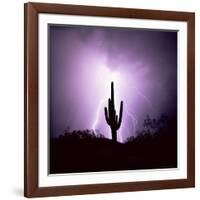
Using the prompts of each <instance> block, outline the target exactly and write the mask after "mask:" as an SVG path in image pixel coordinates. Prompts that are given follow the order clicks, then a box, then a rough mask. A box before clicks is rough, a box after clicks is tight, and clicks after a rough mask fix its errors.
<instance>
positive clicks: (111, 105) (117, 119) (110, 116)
mask: <svg viewBox="0 0 200 200" xmlns="http://www.w3.org/2000/svg"><path fill="white" fill-rule="evenodd" d="M104 111H105V119H106V122H107V124H108V125H109V126H110V129H111V132H112V140H113V141H114V142H116V141H117V130H118V129H119V128H120V126H121V122H122V113H123V101H121V103H120V111H119V116H118V115H116V110H115V102H114V83H113V82H111V98H109V99H108V109H107V108H106V107H105V108H104Z"/></svg>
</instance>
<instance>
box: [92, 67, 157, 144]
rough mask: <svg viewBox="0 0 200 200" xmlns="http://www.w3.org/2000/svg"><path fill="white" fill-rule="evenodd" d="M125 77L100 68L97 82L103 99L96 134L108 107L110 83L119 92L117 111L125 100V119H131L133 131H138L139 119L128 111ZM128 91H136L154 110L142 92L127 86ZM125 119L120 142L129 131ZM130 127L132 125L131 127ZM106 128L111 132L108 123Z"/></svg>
mask: <svg viewBox="0 0 200 200" xmlns="http://www.w3.org/2000/svg"><path fill="white" fill-rule="evenodd" d="M122 78H123V75H122V74H120V73H119V72H117V71H111V70H110V69H109V68H108V67H107V66H106V65H100V66H99V68H98V72H97V77H96V82H97V84H98V85H99V89H100V90H101V96H102V98H101V99H100V101H99V103H98V106H97V110H96V113H95V117H94V121H93V123H92V130H93V131H94V133H95V134H97V130H98V129H97V127H98V124H99V122H100V117H101V116H100V115H101V113H102V112H101V111H102V110H103V109H104V106H106V105H107V102H108V98H109V97H110V83H111V82H112V81H113V82H114V84H115V86H116V88H115V90H117V91H116V92H115V94H116V93H117V95H116V98H115V99H116V100H115V102H116V109H117V111H118V110H119V104H120V101H121V100H123V101H124V114H123V118H127V117H128V118H129V119H130V120H131V131H132V132H135V131H136V126H137V123H138V122H137V119H136V117H135V116H134V114H133V113H132V112H130V111H129V109H128V105H127V103H126V102H125V99H124V98H123V97H125V96H124V95H123V92H124V91H123V83H124V81H125V80H124V81H123V79H122ZM127 89H130V90H131V89H134V91H135V92H136V94H137V95H139V96H140V97H141V98H143V99H144V100H145V102H146V103H147V104H148V106H149V107H150V108H151V109H153V106H152V103H151V101H150V100H149V99H148V98H147V97H146V96H145V95H144V94H143V93H142V92H141V91H139V89H138V88H137V87H135V86H132V85H131V86H129V85H126V90H127ZM123 121H124V120H123V119H122V127H121V128H120V129H119V132H118V141H120V142H123V141H124V140H125V139H126V138H123V137H122V136H123V134H122V133H123V132H124V131H126V130H127V128H128V127H127V124H125V123H123ZM129 126H130V125H129ZM105 127H107V130H108V131H110V129H109V127H108V126H107V124H106V122H105ZM107 136H108V137H109V138H110V137H111V136H110V133H108V134H107Z"/></svg>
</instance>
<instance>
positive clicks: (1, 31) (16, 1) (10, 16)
mask: <svg viewBox="0 0 200 200" xmlns="http://www.w3.org/2000/svg"><path fill="white" fill-rule="evenodd" d="M32 1H34V2H36V0H32ZM24 2H26V1H24V0H2V1H1V3H0V24H1V26H0V134H1V137H0V199H10V200H12V199H24V197H23V12H24V11H23V4H24ZM43 2H56V3H70V4H83V5H99V6H114V7H132V8H146V9H161V10H175V11H179V10H180V11H191V12H195V13H196V102H197V103H196V188H191V189H173V190H160V191H145V192H128V193H113V194H98V195H83V196H70V197H51V198H49V199H53V200H54V199H61V200H62V199H66V200H80V199H81V200H84V199H88V200H90V199H91V200H92V199H96V200H100V199H104V200H107V199H137V200H143V199H148V200H151V199H153V200H160V199H162V200H168V199H183V200H186V199H192V200H197V199H199V198H200V66H199V65H200V56H198V54H200V1H199V0H181V1H180V0H167V1H166V0H134V1H133V0H107V1H106V0H59V1H56V0H54V1H52V0H43ZM198 79H199V80H198ZM198 120H199V122H198ZM42 199H45V198H42Z"/></svg>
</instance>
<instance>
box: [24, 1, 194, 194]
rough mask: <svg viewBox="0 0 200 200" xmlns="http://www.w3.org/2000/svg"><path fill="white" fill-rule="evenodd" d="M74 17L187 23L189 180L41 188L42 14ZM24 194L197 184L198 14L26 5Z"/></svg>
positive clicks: (104, 191)
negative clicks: (39, 112) (39, 49)
mask: <svg viewBox="0 0 200 200" xmlns="http://www.w3.org/2000/svg"><path fill="white" fill-rule="evenodd" d="M39 13H53V14H71V15H83V16H84V15H87V16H106V17H122V18H137V19H153V20H172V21H185V22H187V24H188V29H187V31H188V38H187V39H188V43H187V60H188V61H187V67H188V71H187V78H188V83H187V92H188V94H187V95H188V96H187V109H188V114H187V118H188V121H187V125H188V129H187V141H188V146H187V147H188V151H187V166H188V169H187V179H178V180H161V181H143V182H128V183H127V182H126V183H109V184H92V185H75V186H59V187H39V185H38V14H39ZM24 20H25V21H24V25H25V27H24V36H25V44H24V49H25V55H24V83H25V86H24V101H25V103H24V119H25V120H24V134H25V139H24V159H25V162H24V195H25V196H26V197H42V196H57V195H79V194H92V193H107V192H125V191H138V190H154V189H170V188H182V187H194V185H195V14H194V13H189V12H174V11H158V10H143V9H127V8H108V7H92V6H76V5H62V4H44V3H26V4H25V17H24Z"/></svg>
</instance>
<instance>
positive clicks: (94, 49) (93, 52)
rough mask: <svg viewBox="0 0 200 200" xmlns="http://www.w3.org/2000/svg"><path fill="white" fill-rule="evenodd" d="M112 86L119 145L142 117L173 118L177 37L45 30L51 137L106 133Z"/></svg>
mask: <svg viewBox="0 0 200 200" xmlns="http://www.w3.org/2000/svg"><path fill="white" fill-rule="evenodd" d="M111 81H114V87H115V99H116V107H117V114H118V113H119V102H120V101H121V100H123V101H124V112H123V119H122V125H121V127H120V130H119V137H118V138H119V140H120V141H124V140H125V139H126V138H127V137H129V136H132V135H135V131H136V130H139V129H141V128H142V124H143V120H144V118H145V116H146V115H147V114H149V115H150V116H152V117H158V116H160V115H161V113H165V114H167V115H168V116H169V117H174V116H176V114H177V33H176V32H167V31H158V30H148V29H146V30H145V29H133V28H111V27H109V28H108V27H107V28H105V27H88V26H56V25H49V97H50V103H49V110H50V134H51V136H58V135H60V134H62V133H63V131H64V129H66V127H68V126H69V127H70V129H71V130H83V129H97V130H99V131H100V132H101V133H102V134H104V135H105V136H106V137H109V138H110V137H111V136H110V129H109V126H108V125H107V123H106V121H105V117H104V106H107V99H108V98H109V97H110V82H111Z"/></svg>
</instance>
